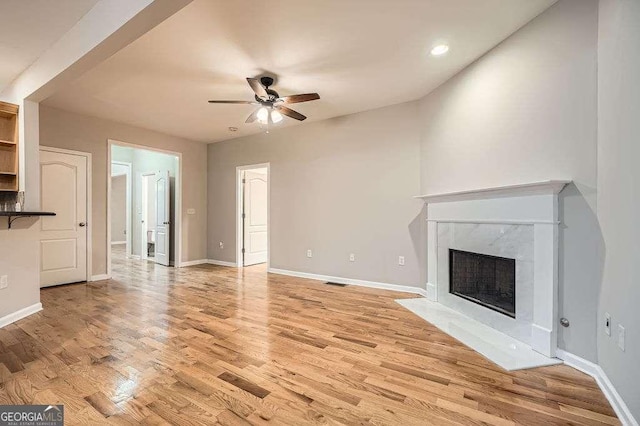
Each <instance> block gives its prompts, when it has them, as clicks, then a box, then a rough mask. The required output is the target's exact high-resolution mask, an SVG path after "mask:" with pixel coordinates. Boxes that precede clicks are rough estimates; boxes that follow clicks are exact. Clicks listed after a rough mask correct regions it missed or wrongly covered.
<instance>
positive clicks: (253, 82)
mask: <svg viewBox="0 0 640 426" xmlns="http://www.w3.org/2000/svg"><path fill="white" fill-rule="evenodd" d="M247 83H249V86H251V88H252V89H253V91H254V92H256V95H258V97H259V98H263V99H268V98H269V94H268V93H267V91H266V90H265V88H264V87H262V84H261V83H260V80H258V79H257V78H247Z"/></svg>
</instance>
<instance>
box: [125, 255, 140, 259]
mask: <svg viewBox="0 0 640 426" xmlns="http://www.w3.org/2000/svg"><path fill="white" fill-rule="evenodd" d="M127 259H133V260H142V258H141V257H140V255H138V254H128V255H127Z"/></svg>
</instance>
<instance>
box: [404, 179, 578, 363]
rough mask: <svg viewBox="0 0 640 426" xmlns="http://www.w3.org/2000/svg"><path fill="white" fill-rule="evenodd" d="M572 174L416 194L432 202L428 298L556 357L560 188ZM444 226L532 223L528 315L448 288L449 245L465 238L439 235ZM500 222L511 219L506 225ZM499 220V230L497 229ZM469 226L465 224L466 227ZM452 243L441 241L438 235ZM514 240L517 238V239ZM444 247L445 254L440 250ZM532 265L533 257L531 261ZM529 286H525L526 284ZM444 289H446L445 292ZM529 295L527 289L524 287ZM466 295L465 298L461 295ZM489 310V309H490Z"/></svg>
mask: <svg viewBox="0 0 640 426" xmlns="http://www.w3.org/2000/svg"><path fill="white" fill-rule="evenodd" d="M570 182H571V181H569V180H547V181H541V182H531V183H525V184H518V185H507V186H501V187H492V188H480V189H472V190H464V191H457V192H449V193H440V194H428V195H423V196H419V197H416V198H419V199H422V200H424V201H425V203H426V204H427V221H428V235H427V240H428V246H427V253H428V254H427V258H428V261H427V262H428V272H427V278H428V282H427V298H428V299H429V300H431V301H434V302H438V303H442V304H444V305H445V306H447V307H449V308H452V309H454V310H457V311H459V312H460V313H462V314H463V315H466V316H469V317H471V318H474V319H475V320H477V321H480V322H483V323H484V324H486V325H488V326H490V327H492V328H494V329H496V330H497V331H500V332H502V333H505V334H508V335H510V336H512V337H514V338H516V339H517V340H520V341H522V342H524V343H526V344H527V345H529V346H531V348H532V349H534V350H535V351H537V352H539V353H541V354H543V355H546V356H547V357H554V356H555V352H556V348H557V328H558V324H559V319H558V224H559V218H558V194H559V193H560V191H562V189H563V188H564V187H565V186H566V185H567V184H569V183H570ZM439 224H442V225H441V226H440V228H441V231H447V232H449V231H448V230H451V229H454V228H455V229H458V230H459V228H460V227H461V226H462V227H466V228H469V226H468V225H456V224H471V228H473V229H474V231H473V232H476V233H477V234H478V235H486V234H487V233H491V232H498V233H500V232H508V230H509V229H514V227H518V226H519V227H520V228H519V229H520V230H524V229H526V234H527V235H528V237H527V238H528V240H527V242H526V244H529V246H528V247H531V244H533V250H532V251H531V250H530V251H529V253H531V258H532V262H533V272H532V273H529V278H530V279H528V280H527V286H528V288H527V289H526V292H527V293H526V296H527V303H528V306H530V308H527V311H526V321H524V322H523V321H522V319H520V318H518V319H517V321H516V319H511V318H510V317H507V316H504V315H501V314H499V313H496V312H494V311H491V310H490V309H486V308H484V307H481V306H479V305H476V304H474V303H472V302H469V301H466V300H464V299H461V298H457V296H454V295H450V294H449V292H448V285H449V283H448V279H445V277H446V275H447V274H446V268H447V265H446V264H445V263H443V262H444V260H445V259H444V258H441V259H440V262H439V260H438V259H439V256H440V257H443V256H446V253H447V252H448V248H458V249H462V250H464V247H463V248H460V247H455V245H456V244H464V243H462V242H460V240H459V239H458V240H457V241H455V242H454V243H451V242H447V241H448V240H447V239H446V238H445V239H442V236H441V238H439V235H438V234H439ZM500 225H505V226H504V229H505V230H502V228H500ZM496 226H498V227H499V228H498V230H497V231H496ZM466 228H465V229H466ZM439 239H440V240H441V241H442V244H443V245H447V244H448V246H447V247H444V246H443V247H439V245H438V241H439ZM476 243H479V244H481V248H480V249H479V250H478V252H482V251H483V250H482V247H484V246H482V244H483V243H482V242H481V241H480V242H478V239H476V240H475V241H474V244H476ZM511 244H514V243H513V242H511ZM486 249H487V251H488V252H487V253H485V254H492V253H491V252H490V251H491V250H495V247H494V246H492V245H491V244H490V243H487V244H486ZM439 253H440V254H439ZM438 265H440V267H441V268H442V269H443V271H445V272H444V273H443V271H441V275H440V277H441V282H440V283H438ZM528 265H531V262H529V263H528ZM522 291H525V290H522ZM439 293H440V294H439ZM521 295H523V293H521ZM458 299H460V300H458ZM517 303H518V283H517V282H516V316H517V315H518V306H517ZM485 311H489V312H485Z"/></svg>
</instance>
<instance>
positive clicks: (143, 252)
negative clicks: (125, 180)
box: [139, 172, 156, 260]
mask: <svg viewBox="0 0 640 426" xmlns="http://www.w3.org/2000/svg"><path fill="white" fill-rule="evenodd" d="M155 175H156V173H155V172H144V173H140V174H139V176H140V181H141V182H140V188H141V189H142V194H141V198H140V203H141V204H140V211H141V213H142V217H144V218H145V219H144V226H141V227H140V259H143V260H146V259H149V254H148V253H147V243H148V240H147V231H148V230H149V228H148V225H149V224H148V222H149V221H148V218H147V213H148V209H149V206H148V205H147V200H148V197H149V194H148V191H149V190H150V189H151V188H149V185H147V178H148V177H149V176H154V177H155Z"/></svg>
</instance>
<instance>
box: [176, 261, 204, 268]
mask: <svg viewBox="0 0 640 426" xmlns="http://www.w3.org/2000/svg"><path fill="white" fill-rule="evenodd" d="M207 263H209V261H208V260H207V259H198V260H186V261H185V260H183V261H182V262H180V267H181V268H184V267H186V266H196V265H204V264H207Z"/></svg>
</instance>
